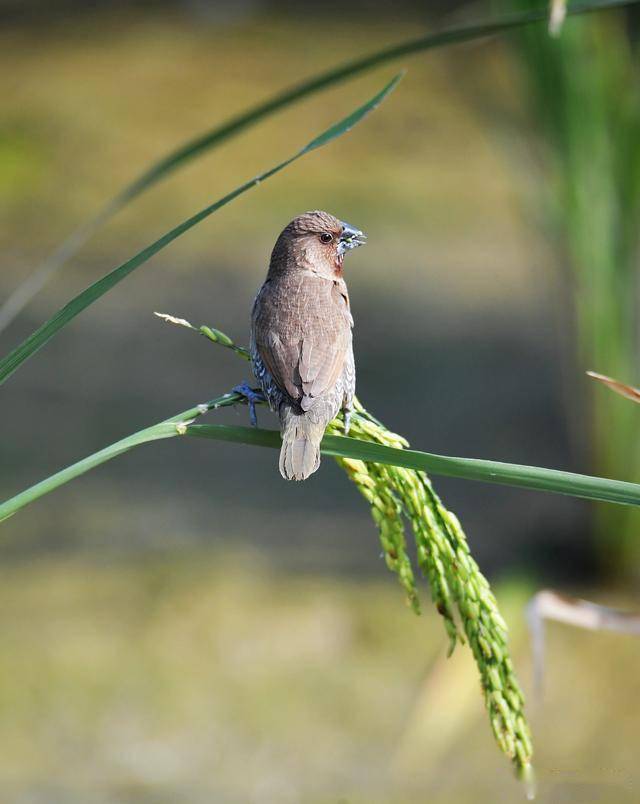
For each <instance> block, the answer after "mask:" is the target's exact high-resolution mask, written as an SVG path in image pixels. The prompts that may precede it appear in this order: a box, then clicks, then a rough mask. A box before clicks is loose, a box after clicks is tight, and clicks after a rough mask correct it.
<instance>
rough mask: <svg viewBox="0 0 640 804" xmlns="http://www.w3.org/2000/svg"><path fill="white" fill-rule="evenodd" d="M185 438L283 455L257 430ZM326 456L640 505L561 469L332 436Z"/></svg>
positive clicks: (624, 488) (637, 491)
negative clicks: (196, 438)
mask: <svg viewBox="0 0 640 804" xmlns="http://www.w3.org/2000/svg"><path fill="white" fill-rule="evenodd" d="M186 435H190V436H196V437H200V438H214V439H217V440H219V441H234V442H236V443H240V444H250V445H253V446H259V447H274V448H278V449H279V448H280V443H281V442H280V434H279V433H278V432H277V431H276V430H260V429H257V428H253V427H237V426H229V425H223V424H198V425H190V426H189V427H187V430H186ZM322 452H323V453H324V454H325V455H332V456H334V457H342V458H356V459H358V460H361V461H375V462H376V463H384V464H389V465H391V466H405V467H407V468H408V469H419V470H420V469H423V470H424V471H426V472H430V473H431V474H434V475H445V476H448V477H459V478H464V479H466V480H480V481H483V482H485V483H500V484H502V485H506V486H519V487H520V488H525V489H533V490H535V491H551V492H555V493H556V494H568V495H570V496H572V497H584V498H585V499H588V500H600V501H604V502H613V503H621V504H623V505H640V485H639V484H637V483H627V482H625V481H622V480H609V479H607V478H603V477H591V476H590V475H578V474H574V473H573V472H562V471H559V470H557V469H543V468H541V467H538V466H521V465H520V464H513V463H503V462H501V461H487V460H483V459H480V458H452V457H448V456H445V455H434V454H433V453H430V452H419V451H418V450H413V449H397V448H395V447H386V446H383V445H382V444H373V443H371V442H369V441H360V440H358V439H355V438H345V437H344V436H333V435H331V436H329V435H327V436H325V437H324V439H323V440H322Z"/></svg>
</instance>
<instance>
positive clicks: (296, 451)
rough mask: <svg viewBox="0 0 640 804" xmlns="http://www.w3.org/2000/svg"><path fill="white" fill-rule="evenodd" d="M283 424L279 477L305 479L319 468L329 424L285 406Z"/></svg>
mask: <svg viewBox="0 0 640 804" xmlns="http://www.w3.org/2000/svg"><path fill="white" fill-rule="evenodd" d="M280 424H281V433H282V448H281V449H280V474H281V475H282V477H284V478H285V479H286V480H306V479H307V478H308V477H309V475H312V474H313V473H314V472H315V471H316V469H317V468H318V467H319V466H320V442H321V441H322V436H323V435H324V431H325V427H326V424H324V423H322V422H318V421H313V420H312V419H311V417H310V415H309V413H298V412H296V411H295V410H293V409H292V408H290V407H287V406H285V405H283V406H282V407H281V408H280Z"/></svg>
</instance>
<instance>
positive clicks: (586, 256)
mask: <svg viewBox="0 0 640 804" xmlns="http://www.w3.org/2000/svg"><path fill="white" fill-rule="evenodd" d="M500 5H501V8H503V9H504V8H505V6H506V7H507V8H509V9H511V10H514V9H522V8H525V7H528V5H529V4H528V2H526V0H509V1H508V2H507V3H501V4H500ZM633 18H634V17H633V15H632V14H631V12H630V16H629V17H627V16H625V15H622V14H620V15H606V16H604V17H602V18H598V19H595V18H584V19H575V20H573V21H572V23H571V24H570V25H565V26H564V27H563V29H562V33H561V35H560V36H559V37H557V38H551V37H549V36H547V35H545V33H544V32H543V31H540V30H533V29H531V30H527V31H523V32H520V33H518V34H517V35H516V36H515V37H514V40H513V42H514V46H513V48H512V53H513V56H514V59H515V61H516V64H517V66H518V67H520V73H521V76H522V78H523V79H524V80H523V81H522V84H521V86H522V102H523V105H524V106H525V107H526V108H527V109H528V110H529V111H530V113H531V115H530V123H531V124H532V126H533V127H534V128H537V130H538V132H539V134H540V135H541V136H540V139H539V142H538V145H539V146H540V149H539V155H540V157H541V159H542V162H543V163H544V165H545V168H546V171H547V172H546V176H545V179H544V180H543V181H541V182H540V185H539V187H540V190H541V192H542V199H541V201H542V209H543V219H544V221H545V223H546V225H547V230H546V231H547V232H548V233H550V234H551V235H552V236H553V237H554V238H555V242H556V243H557V246H558V255H559V256H558V263H559V271H560V272H561V276H560V281H559V282H558V293H559V297H560V304H559V305H558V310H559V313H560V315H561V316H562V317H563V319H564V321H565V326H566V327H567V329H569V331H570V332H571V336H572V338H573V339H574V347H573V348H572V357H573V360H572V361H571V363H570V365H571V366H572V367H573V377H572V378H571V379H569V378H567V379H566V384H567V394H566V399H567V404H568V406H569V409H570V411H578V416H579V415H580V414H579V411H580V409H581V408H583V406H584V404H585V401H586V403H587V408H588V414H587V424H588V428H587V429H583V430H582V431H581V434H580V437H581V440H582V442H583V444H584V445H585V446H586V447H587V448H586V449H585V450H584V451H585V453H586V452H590V453H591V458H592V465H593V466H594V469H595V471H597V472H598V473H602V474H604V475H606V476H608V477H613V476H617V477H625V478H629V479H631V478H634V477H637V476H638V473H639V471H640V449H639V448H638V445H639V444H640V417H638V416H637V415H636V411H635V410H634V409H633V408H632V407H631V406H628V405H625V404H624V403H623V402H621V400H619V399H616V398H615V397H614V396H612V395H610V394H606V393H603V391H602V390H601V389H600V388H597V387H596V386H594V384H593V383H588V382H586V380H585V377H584V372H585V371H586V370H587V369H594V370H596V371H599V372H603V373H605V374H608V375H610V376H613V377H617V378H619V379H620V380H622V381H628V382H633V381H634V379H635V378H637V376H638V365H639V362H640V349H639V346H638V344H639V340H638V337H639V335H640V312H639V298H640V297H639V288H640V285H639V279H638V278H639V275H640V272H639V266H640V253H639V248H638V247H639V245H640V230H639V229H638V220H639V219H640V148H638V143H639V142H640V71H639V69H638V67H639V64H640V62H639V53H638V48H637V44H636V41H635V38H634V37H633V35H632V33H631V32H632V29H633V25H632V19H633ZM639 526H640V519H639V518H638V517H637V516H636V515H634V514H633V512H629V511H620V510H617V511H615V510H612V509H610V508H607V509H604V508H603V509H600V510H599V535H600V540H601V545H602V551H601V552H602V557H603V560H605V561H606V562H608V563H609V564H610V565H611V566H616V567H617V568H618V569H621V568H623V567H624V568H626V570H627V571H628V570H629V568H630V567H632V566H634V565H637V561H638V558H639V557H640V542H639V541H638V537H637V532H638V527H639Z"/></svg>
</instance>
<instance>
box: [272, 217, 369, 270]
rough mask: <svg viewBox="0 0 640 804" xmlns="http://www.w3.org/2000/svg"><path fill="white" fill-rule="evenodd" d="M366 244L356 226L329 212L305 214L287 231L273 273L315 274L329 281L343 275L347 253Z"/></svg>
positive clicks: (275, 253)
mask: <svg viewBox="0 0 640 804" xmlns="http://www.w3.org/2000/svg"><path fill="white" fill-rule="evenodd" d="M365 242H366V237H365V235H364V234H363V233H362V232H361V231H360V230H359V229H356V228H355V227H354V226H351V225H350V224H348V223H345V222H344V221H341V220H339V219H338V218H336V217H335V216H333V215H330V214H329V213H328V212H321V211H319V210H316V211H315V212H305V213H304V214H303V215H298V217H297V218H294V219H293V220H292V221H291V223H289V224H288V225H287V226H285V228H284V229H283V231H282V233H281V234H280V237H279V238H278V240H277V242H276V245H275V248H274V249H273V253H272V255H271V267H270V272H271V271H278V272H279V271H291V270H293V271H295V270H303V271H311V272H312V273H314V274H317V275H318V276H321V277H324V278H325V279H335V278H336V277H340V276H342V261H343V260H344V255H345V254H346V252H347V251H349V250H350V249H352V248H357V247H358V246H361V245H363V244H364V243H365Z"/></svg>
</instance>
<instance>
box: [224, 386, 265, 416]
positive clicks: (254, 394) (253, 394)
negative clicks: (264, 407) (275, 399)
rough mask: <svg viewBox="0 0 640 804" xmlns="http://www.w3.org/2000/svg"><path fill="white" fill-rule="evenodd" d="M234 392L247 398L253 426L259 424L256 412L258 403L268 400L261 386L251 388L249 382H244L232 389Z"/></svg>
mask: <svg viewBox="0 0 640 804" xmlns="http://www.w3.org/2000/svg"><path fill="white" fill-rule="evenodd" d="M231 390H232V392H233V393H234V394H240V396H243V397H244V398H245V399H246V400H247V405H248V406H249V421H250V422H251V426H252V427H257V426H258V416H257V414H256V405H257V404H259V403H260V402H266V401H267V400H266V399H265V396H264V394H263V393H262V391H261V390H260V389H259V388H251V387H250V386H249V384H248V383H246V382H242V383H240V385H236V386H235V388H232V389H231Z"/></svg>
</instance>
